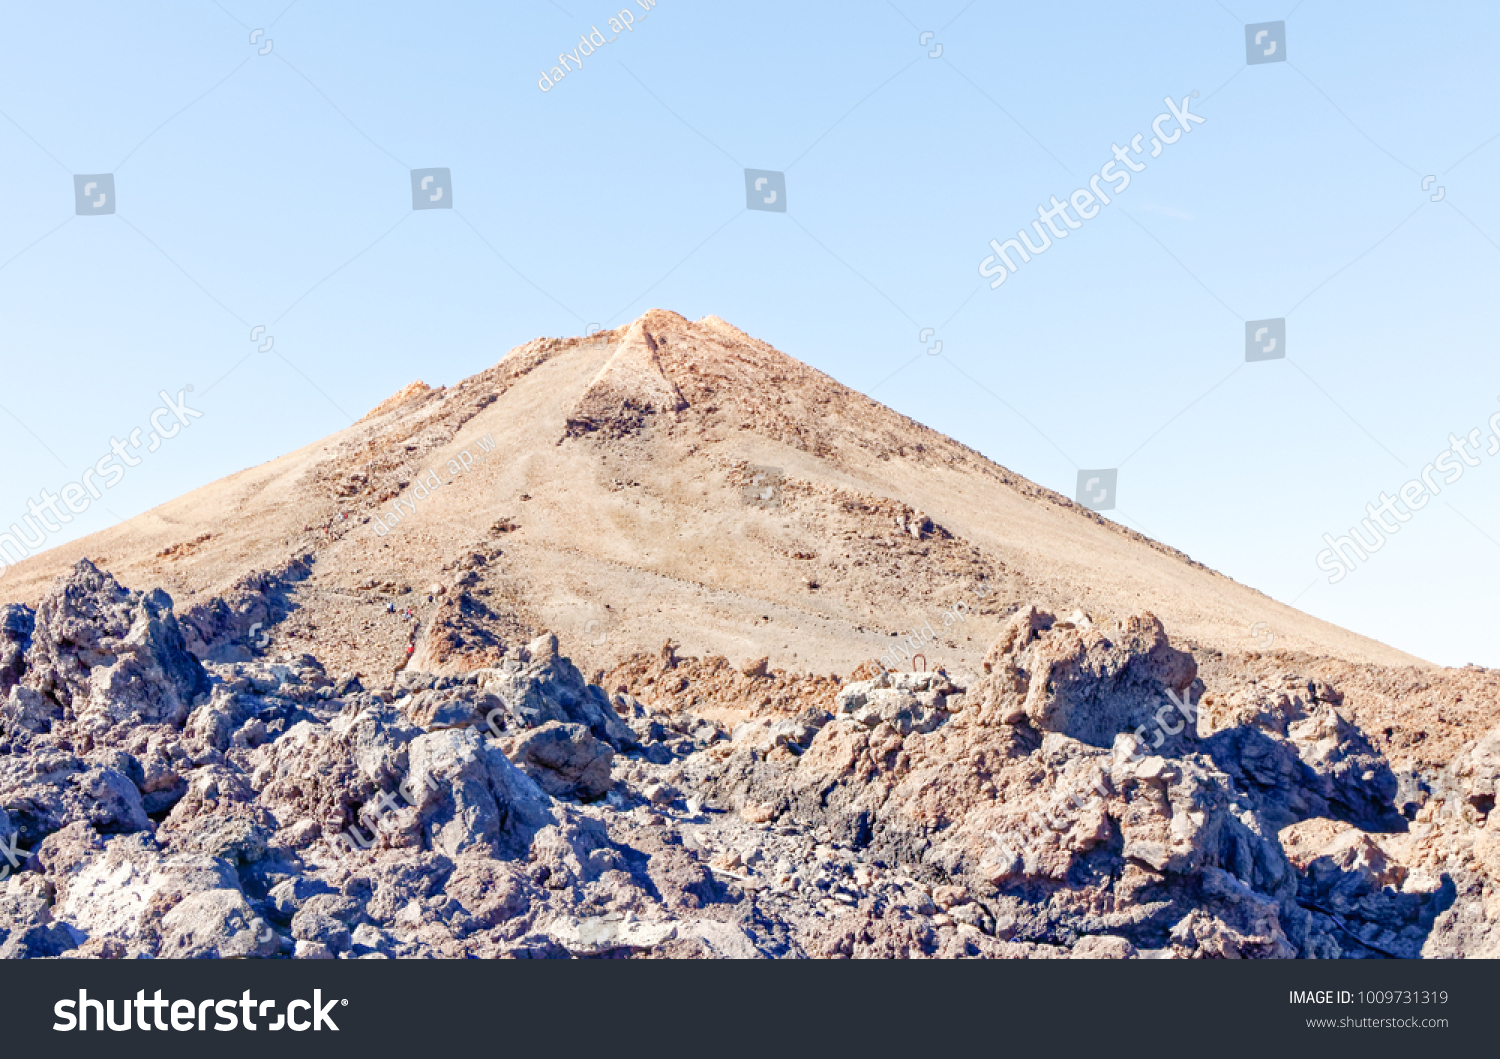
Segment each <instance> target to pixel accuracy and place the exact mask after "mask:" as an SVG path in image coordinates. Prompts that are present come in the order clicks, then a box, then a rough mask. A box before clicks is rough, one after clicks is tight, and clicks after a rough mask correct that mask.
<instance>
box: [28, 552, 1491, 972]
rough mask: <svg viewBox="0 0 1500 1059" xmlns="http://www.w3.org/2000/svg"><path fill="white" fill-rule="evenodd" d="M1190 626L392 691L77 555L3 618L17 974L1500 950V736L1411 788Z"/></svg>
mask: <svg viewBox="0 0 1500 1059" xmlns="http://www.w3.org/2000/svg"><path fill="white" fill-rule="evenodd" d="M265 591H267V592H273V591H276V590H275V589H274V587H272V586H269V585H268V586H265ZM220 606H221V609H223V610H224V611H225V612H226V613H229V615H230V616H231V617H235V618H243V617H246V616H249V615H251V614H253V613H257V612H260V611H265V612H268V613H269V612H271V611H274V610H275V602H274V601H267V600H266V599H263V598H259V597H258V596H257V594H256V591H255V590H253V586H252V587H249V588H247V587H246V586H245V585H241V586H239V588H237V590H236V594H235V595H234V596H233V597H232V599H230V600H229V601H227V602H224V601H221V604H220ZM208 609H209V610H212V609H213V608H212V607H210V608H208ZM231 612H232V613H231ZM1170 633H1171V630H1170V629H1166V628H1164V627H1163V625H1162V623H1161V621H1159V620H1158V619H1157V618H1156V617H1154V616H1152V615H1151V614H1149V613H1142V614H1138V615H1136V616H1133V617H1129V618H1126V619H1123V620H1119V621H1114V622H1104V621H1101V622H1099V623H1095V622H1094V621H1093V620H1091V619H1090V617H1089V616H1088V615H1086V614H1083V613H1081V612H1080V613H1074V614H1071V615H1069V616H1067V617H1065V618H1064V617H1061V616H1059V615H1055V614H1050V613H1047V612H1046V611H1044V610H1041V609H1039V608H1037V607H1035V606H1024V607H1021V608H1019V609H1017V610H1015V611H1014V612H1013V613H1011V614H1010V615H1009V616H1008V618H1007V619H1006V620H1005V622H1004V625H1003V627H1002V629H1001V631H1000V633H999V635H998V637H997V638H995V639H994V641H993V642H992V643H990V644H989V645H988V649H987V652H986V653H985V654H984V656H983V661H982V664H981V665H980V666H978V667H977V668H976V670H975V671H974V672H959V671H953V672H943V671H936V672H930V673H929V672H918V673H911V672H902V673H889V672H882V671H877V670H875V669H874V668H873V667H866V669H865V671H864V672H862V673H857V674H855V675H856V676H860V677H864V678H865V679H853V680H848V681H840V680H837V679H835V678H830V677H808V676H797V675H791V674H788V673H787V672H784V671H782V670H780V669H772V668H768V667H767V665H766V663H765V662H764V661H761V662H759V663H753V664H748V665H745V664H741V665H739V666H731V665H730V664H729V663H728V662H727V661H726V660H724V659H722V658H679V657H677V654H676V652H675V650H674V648H673V646H672V645H671V644H668V645H667V646H665V647H664V648H662V650H661V651H660V652H659V653H657V654H654V655H651V654H637V655H635V656H633V657H631V658H629V659H626V660H623V661H622V662H621V663H620V664H619V665H618V666H616V667H615V668H614V669H613V670H611V671H609V672H608V673H605V672H604V671H600V672H599V673H598V675H597V676H596V682H595V683H589V682H587V681H586V680H585V678H584V677H583V675H582V674H581V673H580V671H579V669H578V668H577V667H576V666H575V665H574V664H573V663H572V662H570V661H569V660H568V659H567V658H565V657H563V656H562V655H561V654H560V652H559V648H558V641H557V639H556V638H555V637H554V636H552V635H551V634H543V635H540V636H538V637H537V638H535V639H533V640H532V641H531V642H530V643H529V644H528V645H527V646H525V647H521V646H519V645H511V646H509V647H507V649H506V650H505V651H504V652H503V657H502V660H501V663H500V664H499V665H495V666H488V667H483V668H475V669H471V670H468V671H466V672H450V673H446V674H443V675H432V674H426V673H422V672H416V671H414V670H413V669H412V667H407V668H404V669H400V670H398V671H396V672H395V673H394V675H392V674H390V673H386V674H384V676H383V677H371V676H368V675H358V674H355V673H339V672H329V671H328V670H326V669H325V667H324V665H323V664H322V663H321V662H320V661H319V659H318V658H317V657H315V656H314V655H312V654H301V655H296V656H294V655H283V656H281V657H280V658H266V657H249V654H250V652H247V658H246V659H244V660H240V661H222V662H219V661H202V660H200V659H199V657H197V656H196V655H195V654H194V653H193V651H192V650H190V637H189V636H188V635H186V634H185V632H184V626H183V624H182V623H180V622H179V619H178V617H177V615H176V614H175V613H174V606H173V601H172V600H171V599H170V598H169V597H168V596H167V594H166V593H165V592H163V591H161V590H160V589H154V590H149V591H132V590H130V589H127V588H125V587H122V586H121V585H120V584H119V583H118V582H117V581H116V580H115V579H114V578H113V577H112V576H111V575H110V574H109V573H107V572H104V571H103V570H101V569H99V568H98V567H96V566H95V565H94V564H93V563H91V562H89V561H87V560H81V561H79V562H78V563H77V565H76V566H75V567H74V568H73V569H72V570H71V571H69V572H68V573H67V574H66V575H64V576H63V577H61V578H59V579H58V580H57V581H56V583H55V584H53V585H52V586H51V588H50V589H49V590H48V591H47V592H46V594H45V595H44V596H43V597H42V598H41V599H40V601H39V603H38V604H37V605H36V606H35V608H32V607H30V606H26V605H23V604H13V605H9V606H7V607H5V608H4V609H3V610H0V701H3V706H0V846H3V849H4V850H5V851H8V854H9V855H8V857H7V859H6V862H4V863H0V870H3V871H4V872H5V874H6V876H7V877H6V878H5V881H4V882H3V883H0V955H4V956H7V957H12V958H24V957H31V958H38V957H63V958H77V957H104V958H137V957H250V956H254V957H268V958H286V957H290V958H304V959H328V958H342V959H347V958H409V957H479V958H493V957H517V958H523V957H524V958H567V957H762V956H764V957H872V956H873V957H999V958H1054V957H1073V958H1080V957H1110V958H1196V957H1231V958H1233V957H1358V958H1369V957H1392V956H1394V957H1414V956H1419V955H1420V956H1429V957H1459V956H1496V955H1500V935H1497V934H1496V932H1495V930H1494V929H1493V928H1494V925H1495V924H1497V923H1500V889H1497V882H1500V857H1497V846H1496V838H1497V835H1500V821H1496V820H1494V819H1492V818H1493V817H1494V816H1495V814H1493V812H1492V810H1493V808H1494V805H1495V797H1496V780H1497V776H1500V728H1497V729H1495V730H1493V731H1490V732H1489V733H1488V734H1484V735H1482V736H1481V737H1479V738H1470V739H1468V740H1466V741H1462V742H1459V743H1458V744H1456V749H1455V750H1454V752H1453V753H1452V755H1451V758H1450V761H1449V762H1448V764H1447V767H1446V768H1444V769H1442V770H1438V769H1437V768H1435V767H1433V766H1431V765H1423V766H1419V767H1418V768H1416V769H1408V768H1406V767H1403V768H1401V769H1400V770H1397V769H1395V768H1393V764H1392V762H1391V761H1390V760H1388V759H1387V756H1386V751H1385V750H1383V749H1382V747H1389V746H1392V745H1395V743H1394V736H1393V735H1392V732H1391V731H1390V730H1387V731H1385V732H1381V733H1376V734H1375V737H1373V738H1372V736H1371V735H1370V734H1367V733H1366V732H1365V731H1363V730H1362V729H1361V727H1360V725H1359V724H1358V723H1357V717H1356V714H1357V712H1358V711H1356V710H1355V709H1354V708H1353V706H1352V704H1351V703H1347V702H1346V701H1345V689H1344V688H1342V687H1340V686H1339V684H1338V683H1337V682H1336V681H1330V680H1327V679H1323V678H1320V677H1316V676H1313V677H1310V676H1309V673H1310V672H1312V670H1313V669H1314V668H1316V667H1312V666H1301V665H1294V664H1292V663H1285V664H1284V668H1283V670H1282V671H1281V672H1280V673H1277V672H1276V664H1277V663H1276V662H1275V661H1274V660H1272V661H1268V662H1267V664H1266V665H1262V666H1261V667H1260V668H1259V669H1258V670H1256V671H1254V672H1252V671H1250V670H1244V669H1236V668H1234V667H1232V666H1227V665H1225V664H1224V663H1223V662H1222V660H1221V659H1218V658H1217V656H1213V655H1212V653H1211V652H1210V653H1206V654H1205V655H1204V659H1203V663H1202V665H1200V662H1199V660H1198V659H1196V658H1195V656H1194V654H1193V652H1191V651H1189V650H1184V649H1183V648H1182V647H1181V646H1180V645H1176V644H1174V643H1173V641H1172V639H1171V636H1170ZM600 680H602V681H603V684H602V686H601V684H600V683H598V681H600ZM1361 694H1368V693H1367V692H1366V691H1361ZM1470 699H1471V701H1470V702H1469V703H1468V706H1469V707H1470V708H1475V709H1481V708H1482V709H1485V710H1488V709H1492V707H1493V698H1491V699H1490V700H1489V701H1488V702H1482V703H1478V704H1476V703H1474V702H1473V701H1472V699H1473V696H1472V695H1471V696H1470ZM731 706H735V707H737V708H738V709H739V713H738V714H735V716H737V717H738V718H739V719H737V720H735V721H733V723H729V722H725V721H721V720H716V719H715V718H716V716H717V717H724V716H729V714H730V710H729V708H730V707H731Z"/></svg>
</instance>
